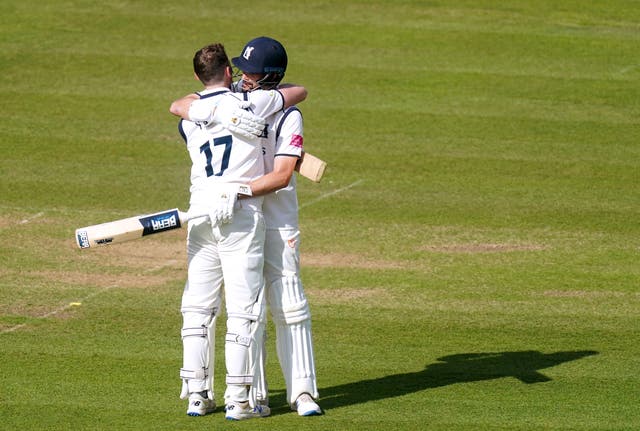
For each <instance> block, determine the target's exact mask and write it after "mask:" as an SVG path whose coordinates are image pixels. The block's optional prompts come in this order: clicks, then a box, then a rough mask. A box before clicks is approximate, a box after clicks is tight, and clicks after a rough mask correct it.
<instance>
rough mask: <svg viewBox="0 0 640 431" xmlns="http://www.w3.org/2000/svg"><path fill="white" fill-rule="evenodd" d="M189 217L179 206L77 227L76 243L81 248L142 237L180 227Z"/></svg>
mask: <svg viewBox="0 0 640 431" xmlns="http://www.w3.org/2000/svg"><path fill="white" fill-rule="evenodd" d="M188 220H189V217H188V215H187V213H184V212H182V211H180V210H178V209H177V208H173V209H170V210H165V211H160V212H157V213H153V214H147V215H139V216H135V217H128V218H124V219H120V220H115V221H111V222H107V223H102V224H96V225H92V226H87V227H82V228H79V229H76V244H77V245H78V247H79V248H81V249H86V248H94V247H99V246H104V245H109V244H116V243H121V242H125V241H131V240H134V239H138V238H142V237H143V236H147V235H153V234H156V233H160V232H166V231H168V230H173V229H179V228H181V227H182V226H183V225H184V224H185V223H186V222H187V221H188Z"/></svg>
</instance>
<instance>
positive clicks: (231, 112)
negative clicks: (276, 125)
mask: <svg viewBox="0 0 640 431" xmlns="http://www.w3.org/2000/svg"><path fill="white" fill-rule="evenodd" d="M218 99H219V101H218V103H217V105H216V107H215V109H214V110H213V115H212V121H213V123H215V124H220V125H222V126H223V127H224V128H226V129H228V130H229V131H231V132H233V133H236V134H238V135H240V136H242V137H245V138H250V139H251V138H259V137H262V136H264V135H265V133H264V132H265V127H266V123H265V121H264V118H262V117H258V116H257V115H254V114H252V113H251V112H249V111H246V110H245V108H248V107H249V106H251V103H250V102H247V101H242V100H238V99H236V98H235V97H232V96H226V97H225V96H223V97H219V98H218Z"/></svg>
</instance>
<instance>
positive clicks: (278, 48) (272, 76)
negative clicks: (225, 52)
mask: <svg viewBox="0 0 640 431" xmlns="http://www.w3.org/2000/svg"><path fill="white" fill-rule="evenodd" d="M231 61H232V62H233V65H234V66H235V67H237V68H238V69H240V70H241V71H242V72H244V73H259V74H261V75H264V78H262V79H260V80H258V81H257V84H258V85H259V86H260V88H263V89H267V90H268V89H271V88H274V87H276V86H277V85H278V84H279V83H280V81H282V78H284V73H285V71H286V70H287V51H286V50H285V49H284V46H282V44H281V43H280V42H278V41H277V40H275V39H272V38H270V37H266V36H261V37H257V38H255V39H253V40H250V41H249V42H248V43H247V44H246V45H245V47H244V49H243V50H242V54H241V55H240V56H239V57H234V58H232V59H231Z"/></svg>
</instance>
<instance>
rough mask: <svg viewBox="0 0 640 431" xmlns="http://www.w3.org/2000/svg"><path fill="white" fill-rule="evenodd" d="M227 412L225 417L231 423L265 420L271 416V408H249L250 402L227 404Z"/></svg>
mask: <svg viewBox="0 0 640 431" xmlns="http://www.w3.org/2000/svg"><path fill="white" fill-rule="evenodd" d="M225 411H226V415H225V417H226V418H227V419H228V420H230V421H241V420H244V419H252V418H264V417H267V416H269V415H270V414H271V409H270V408H269V406H263V405H258V406H256V407H254V408H251V406H249V401H243V402H232V403H229V404H227V407H225Z"/></svg>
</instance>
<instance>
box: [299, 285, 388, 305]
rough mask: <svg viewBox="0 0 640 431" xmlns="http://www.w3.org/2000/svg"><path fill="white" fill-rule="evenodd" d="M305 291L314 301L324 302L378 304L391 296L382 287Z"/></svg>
mask: <svg viewBox="0 0 640 431" xmlns="http://www.w3.org/2000/svg"><path fill="white" fill-rule="evenodd" d="M305 293H306V295H307V296H308V297H309V298H310V299H311V300H312V301H313V302H314V303H322V304H353V303H354V301H358V303H359V304H372V303H374V304H377V303H382V302H386V301H387V300H388V299H389V298H390V295H389V292H388V291H386V290H384V289H380V288H353V289H320V290H318V289H310V290H308V291H307V292H305Z"/></svg>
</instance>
